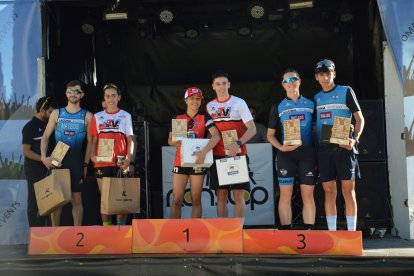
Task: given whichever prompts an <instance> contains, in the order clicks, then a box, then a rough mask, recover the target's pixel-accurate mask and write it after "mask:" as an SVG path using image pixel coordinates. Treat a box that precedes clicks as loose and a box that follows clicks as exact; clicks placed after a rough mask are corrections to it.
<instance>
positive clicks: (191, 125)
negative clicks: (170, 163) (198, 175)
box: [170, 113, 214, 167]
mask: <svg viewBox="0 0 414 276" xmlns="http://www.w3.org/2000/svg"><path fill="white" fill-rule="evenodd" d="M175 119H186V120H187V130H188V131H190V130H192V131H194V133H195V137H196V138H205V137H207V132H208V129H209V128H210V127H212V126H214V122H213V120H212V119H211V117H210V115H208V114H198V113H197V114H196V115H195V116H194V117H193V118H191V117H190V116H188V115H187V114H186V113H185V114H181V115H177V116H176V117H175ZM170 131H171V129H170ZM179 166H181V155H180V150H179V149H176V151H175V159H174V167H179Z"/></svg>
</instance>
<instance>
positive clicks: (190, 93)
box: [184, 86, 204, 99]
mask: <svg viewBox="0 0 414 276" xmlns="http://www.w3.org/2000/svg"><path fill="white" fill-rule="evenodd" d="M193 95H200V97H201V98H202V99H204V97H203V92H201V89H200V88H198V87H195V86H194V87H190V88H188V89H187V91H185V94H184V99H187V98H188V97H191V96H193Z"/></svg>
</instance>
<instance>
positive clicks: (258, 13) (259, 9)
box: [250, 3, 265, 19]
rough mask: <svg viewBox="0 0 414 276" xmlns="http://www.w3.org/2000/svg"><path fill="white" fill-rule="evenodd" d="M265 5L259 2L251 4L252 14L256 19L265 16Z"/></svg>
mask: <svg viewBox="0 0 414 276" xmlns="http://www.w3.org/2000/svg"><path fill="white" fill-rule="evenodd" d="M264 11H265V10H264V7H263V6H262V5H261V4H259V3H253V4H252V5H251V6H250V15H251V16H252V17H253V18H254V19H260V18H262V17H263V15H264Z"/></svg>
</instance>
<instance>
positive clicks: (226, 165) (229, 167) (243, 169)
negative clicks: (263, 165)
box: [216, 156, 250, 186]
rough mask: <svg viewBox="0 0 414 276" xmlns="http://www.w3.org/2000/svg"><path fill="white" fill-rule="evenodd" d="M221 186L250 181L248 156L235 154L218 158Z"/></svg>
mask: <svg viewBox="0 0 414 276" xmlns="http://www.w3.org/2000/svg"><path fill="white" fill-rule="evenodd" d="M216 167H217V176H218V179H219V186H223V185H232V184H240V183H245V182H249V181H250V179H249V169H248V168H247V160H246V156H234V157H227V158H222V159H217V160H216Z"/></svg>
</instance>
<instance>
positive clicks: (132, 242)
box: [28, 218, 362, 255]
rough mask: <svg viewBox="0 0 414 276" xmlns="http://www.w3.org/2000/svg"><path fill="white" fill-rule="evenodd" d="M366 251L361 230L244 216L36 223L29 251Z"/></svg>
mask: <svg viewBox="0 0 414 276" xmlns="http://www.w3.org/2000/svg"><path fill="white" fill-rule="evenodd" d="M131 253H145V254H152V253H154V254H157V253H163V254H166V253H167V254H168V253H169V254H180V253H185V254H206V253H207V254H209V253H214V254H221V253H230V254H289V255H290V254H323V255H362V234H361V232H360V231H349V232H348V231H316V230H314V231H309V230H308V231H296V230H289V231H282V230H273V229H264V230H262V229H261V230H243V221H242V219H241V218H216V219H140V220H133V222H132V226H77V227H32V228H31V229H30V240H29V250H28V254H29V255H42V254H131Z"/></svg>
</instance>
